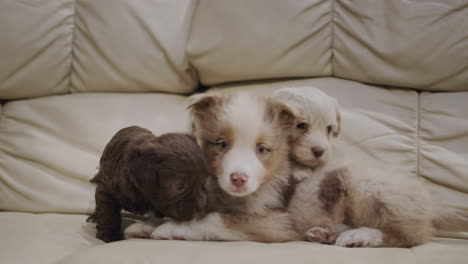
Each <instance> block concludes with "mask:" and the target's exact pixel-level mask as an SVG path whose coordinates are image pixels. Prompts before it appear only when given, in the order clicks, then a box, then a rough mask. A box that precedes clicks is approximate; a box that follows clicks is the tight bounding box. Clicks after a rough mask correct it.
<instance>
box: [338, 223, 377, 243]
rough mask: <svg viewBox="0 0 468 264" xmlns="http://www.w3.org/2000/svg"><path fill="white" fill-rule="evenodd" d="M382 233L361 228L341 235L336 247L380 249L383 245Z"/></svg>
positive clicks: (372, 229)
mask: <svg viewBox="0 0 468 264" xmlns="http://www.w3.org/2000/svg"><path fill="white" fill-rule="evenodd" d="M382 238H383V235H382V232H381V231H380V230H377V229H374V228H367V227H361V228H357V229H351V230H348V231H344V232H343V233H341V234H340V235H339V236H338V238H337V239H336V242H335V245H337V246H342V247H378V246H380V245H381V244H382Z"/></svg>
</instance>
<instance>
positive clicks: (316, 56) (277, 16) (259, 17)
mask: <svg viewBox="0 0 468 264" xmlns="http://www.w3.org/2000/svg"><path fill="white" fill-rule="evenodd" d="M331 15H332V1H316V0H306V1H283V0H256V1H250V0H239V1H230V0H216V1H213V0H201V1H199V4H198V6H197V7H196V9H195V14H194V18H193V22H192V32H191V34H190V39H189V42H188V46H187V53H188V56H189V57H190V61H191V63H192V65H193V66H194V67H195V68H196V69H197V72H198V73H199V78H200V81H201V82H202V83H203V84H205V85H214V84H220V83H227V82H234V81H246V80H257V79H272V78H289V77H316V76H330V75H331V74H332V66H331V57H332V50H331V45H330V44H331V40H332V25H331V23H330V21H331Z"/></svg>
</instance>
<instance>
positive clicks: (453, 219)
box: [432, 207, 468, 232]
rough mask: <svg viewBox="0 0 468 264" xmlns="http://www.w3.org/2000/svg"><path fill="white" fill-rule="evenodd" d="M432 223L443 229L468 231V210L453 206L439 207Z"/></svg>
mask: <svg viewBox="0 0 468 264" xmlns="http://www.w3.org/2000/svg"><path fill="white" fill-rule="evenodd" d="M432 225H433V226H434V227H435V228H436V229H438V230H443V231H454V232H456V231H468V212H466V211H461V210H456V209H451V208H442V207H440V208H437V210H436V214H435V216H434V218H433V219H432Z"/></svg>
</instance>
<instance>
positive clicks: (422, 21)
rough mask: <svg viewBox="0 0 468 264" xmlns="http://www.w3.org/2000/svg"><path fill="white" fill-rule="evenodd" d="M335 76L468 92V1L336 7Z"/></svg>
mask: <svg viewBox="0 0 468 264" xmlns="http://www.w3.org/2000/svg"><path fill="white" fill-rule="evenodd" d="M333 13H334V15H333V20H334V22H333V24H334V26H333V29H334V30H333V32H334V35H333V56H334V60H333V69H334V71H333V74H334V75H335V76H337V77H341V78H346V79H353V80H357V81H361V82H367V83H376V84H383V85H388V86H399V87H409V88H415V89H418V90H424V91H468V6H467V5H466V1H438V0H423V1H407V0H393V1H373V0H352V1H351V0H340V1H335V5H334V12H333Z"/></svg>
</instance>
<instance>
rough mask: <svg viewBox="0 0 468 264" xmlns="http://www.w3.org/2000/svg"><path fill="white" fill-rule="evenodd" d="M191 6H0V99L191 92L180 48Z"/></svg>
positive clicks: (68, 2)
mask: <svg viewBox="0 0 468 264" xmlns="http://www.w3.org/2000/svg"><path fill="white" fill-rule="evenodd" d="M111 2H112V3H111ZM193 7H194V3H193V1H191V0H178V1H166V0H152V1H125V0H113V1H93V0H50V1H29V0H23V1H0V36H1V37H0V57H1V59H0V98H2V99H18V98H31V97H37V96H46V95H56V94H64V93H68V92H109V91H112V92H157V91H164V92H172V93H189V92H192V91H193V90H194V89H195V88H196V86H197V85H196V84H197V80H196V78H195V74H194V73H193V71H192V70H191V69H190V67H189V63H188V61H187V58H186V56H185V46H186V40H187V36H188V33H189V28H190V22H191V16H192V9H193Z"/></svg>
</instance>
